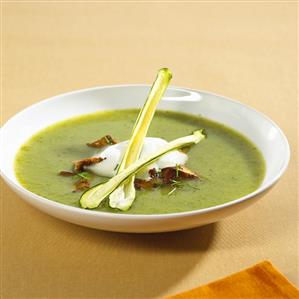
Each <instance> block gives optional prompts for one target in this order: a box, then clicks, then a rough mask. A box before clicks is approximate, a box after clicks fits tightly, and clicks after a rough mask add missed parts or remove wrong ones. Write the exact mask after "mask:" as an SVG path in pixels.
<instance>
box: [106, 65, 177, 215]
mask: <svg viewBox="0 0 299 299" xmlns="http://www.w3.org/2000/svg"><path fill="white" fill-rule="evenodd" d="M171 78H172V75H171V72H170V71H169V70H168V69H167V68H163V69H161V70H159V72H158V74H157V77H156V80H155V82H154V83H153V85H152V88H151V90H150V92H149V95H148V98H147V100H146V101H145V103H144V106H143V108H142V109H141V110H140V113H139V115H138V118H137V120H136V122H135V125H134V128H133V132H132V136H131V138H130V141H129V144H128V147H127V149H126V152H125V154H124V157H123V159H122V161H121V163H120V166H119V168H118V173H120V172H122V171H123V170H124V169H126V168H127V167H128V166H129V165H131V164H132V163H134V162H136V161H137V160H138V159H139V156H140V153H141V150H142V147H143V143H144V139H145V137H146V134H147V131H148V128H149V126H150V124H151V121H152V119H153V116H154V114H155V111H156V107H157V105H158V103H159V101H160V99H161V98H162V97H163V95H164V93H165V90H166V88H167V86H168V84H169V82H170V80H171ZM134 179H135V176H134V175H133V176H132V177H131V178H130V179H129V180H128V181H127V182H125V184H122V185H121V186H119V187H118V188H117V189H116V190H115V191H114V192H112V193H111V194H110V196H109V205H110V207H112V208H117V209H120V210H123V207H124V206H125V207H126V209H129V208H130V206H131V205H132V203H133V201H134V199H135V196H136V191H135V187H134ZM124 201H126V204H125V205H124Z"/></svg>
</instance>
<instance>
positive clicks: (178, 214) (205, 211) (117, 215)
mask: <svg viewBox="0 0 299 299" xmlns="http://www.w3.org/2000/svg"><path fill="white" fill-rule="evenodd" d="M150 86H151V85H150V84H142V83H141V84H139V83H138V84H116V85H101V86H94V87H89V88H84V89H77V90H73V91H69V92H65V93H61V94H58V95H55V96H52V97H50V98H46V99H43V100H40V101H38V102H37V103H34V104H32V105H30V106H28V107H25V108H24V109H22V110H20V111H19V112H17V113H16V114H14V115H13V116H12V117H10V118H9V119H8V120H7V121H6V122H5V123H4V124H3V125H2V126H1V128H0V145H1V140H2V138H1V136H2V132H3V131H4V130H5V127H6V126H8V125H9V123H11V122H13V121H15V119H17V118H18V116H19V115H21V114H23V113H26V111H27V110H30V109H33V108H35V107H37V106H39V105H43V104H46V103H47V102H49V101H53V100H55V99H57V98H59V97H64V96H70V95H72V94H76V93H84V92H88V91H93V90H99V89H107V88H119V87H150ZM172 88H173V89H179V90H187V91H193V92H196V93H204V94H208V95H211V96H215V97H218V98H221V100H225V101H228V102H232V103H235V104H237V105H239V106H241V107H244V108H246V109H248V110H251V112H253V113H256V114H258V115H259V116H260V117H262V118H264V119H265V120H266V121H268V122H269V123H270V124H271V125H272V126H273V127H275V128H276V129H277V131H278V132H279V134H280V136H281V138H282V141H283V143H284V145H285V146H286V155H285V157H284V161H283V165H282V167H281V168H280V170H279V171H278V172H277V174H276V175H275V176H273V178H272V179H271V180H269V182H268V183H266V184H265V185H264V186H260V187H259V188H258V189H256V190H255V191H253V192H251V193H249V194H246V195H245V196H242V197H240V198H237V199H234V200H231V201H229V202H226V203H223V204H220V205H216V206H211V207H208V208H204V209H197V210H190V211H185V212H176V213H165V214H121V213H110V212H103V211H98V210H89V209H82V208H80V207H73V206H69V205H66V204H63V203H59V202H56V201H53V200H51V199H48V198H46V197H43V196H40V195H37V194H35V193H33V192H31V191H29V190H27V189H26V188H25V187H23V186H22V185H21V184H20V183H18V184H17V183H15V181H13V180H12V179H10V178H9V177H8V176H7V175H6V174H5V172H4V171H3V169H2V165H1V164H0V175H1V177H2V178H3V179H4V181H5V182H6V183H7V184H8V185H9V186H10V187H12V189H15V190H17V191H19V192H20V193H21V194H24V195H26V198H30V200H31V199H33V200H37V201H38V202H39V203H40V204H41V205H46V206H49V207H51V208H56V209H58V210H63V211H66V212H70V213H75V214H79V215H80V216H88V215H89V216H91V215H92V216H95V217H99V218H111V219H115V218H117V219H131V220H146V219H149V220H150V219H168V218H177V217H188V216H195V215H201V214H208V213H211V212H215V211H218V210H221V209H225V208H228V207H231V206H235V205H238V204H240V203H242V202H244V201H246V200H249V199H251V198H254V197H255V196H257V195H258V194H261V193H263V192H264V191H266V190H268V189H269V188H271V187H272V186H273V185H274V184H275V183H276V182H277V181H278V180H279V179H280V177H281V176H282V175H283V173H284V172H285V171H286V169H287V167H288V164H289V161H290V156H291V152H290V145H289V142H288V139H287V137H286V135H285V134H284V132H283V131H282V129H281V128H280V127H279V126H278V125H277V124H276V123H275V122H274V121H273V120H272V119H271V118H270V117H268V116H267V115H265V114H264V113H262V112H260V111H258V110H256V109H255V108H253V107H251V106H249V105H247V104H244V103H242V102H240V101H239V100H235V99H231V98H229V97H226V96H223V95H220V94H217V93H214V92H210V91H206V90H198V89H192V88H186V87H180V86H173V85H171V86H169V89H172ZM0 147H1V146H0ZM0 159H1V157H0ZM30 200H29V201H30Z"/></svg>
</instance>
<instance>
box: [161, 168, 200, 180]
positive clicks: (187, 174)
mask: <svg viewBox="0 0 299 299" xmlns="http://www.w3.org/2000/svg"><path fill="white" fill-rule="evenodd" d="M160 178H161V179H162V181H163V184H170V183H172V182H173V181H174V180H177V179H197V178H198V175H197V174H196V173H195V172H193V171H192V170H190V169H189V168H187V167H185V166H177V167H165V168H162V169H161V174H160Z"/></svg>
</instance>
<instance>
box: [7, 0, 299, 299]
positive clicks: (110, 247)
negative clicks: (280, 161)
mask: <svg viewBox="0 0 299 299" xmlns="http://www.w3.org/2000/svg"><path fill="white" fill-rule="evenodd" d="M296 11H297V7H296V3H294V2H293V3H292V2H286V1H285V2H284V3H282V2H281V3H279V2H277V1H276V3H272V2H270V1H269V2H264V3H262V2H254V3H250V2H246V3H245V2H243V3H237V2H217V3H216V2H215V3H204V2H201V3H190V2H188V3H174V2H164V3H163V2H160V3H155V4H154V3H148V2H139V3H136V2H135V3H128V2H127V3H124V2H122V3H121V2H117V3H116V2H114V3H107V2H102V3H85V4H83V3H78V2H73V3H63V2H62V1H60V2H59V1H58V2H56V3H49V2H48V3H45V2H40V3H28V2H27V3H25V1H24V2H22V1H21V2H19V3H17V2H15V3H13V2H3V3H2V18H3V19H2V25H3V27H2V34H3V35H2V49H3V57H2V74H3V84H2V100H3V101H2V110H1V112H2V121H3V122H4V121H6V120H7V119H8V118H9V117H11V116H12V115H14V114H15V113H16V112H18V111H20V110H21V109H23V108H25V107H27V106H29V105H31V104H33V103H36V102H38V101H40V100H41V99H44V98H47V97H50V96H52V95H56V94H59V93H62V92H66V91H70V90H74V89H80V88H86V87H90V86H96V85H105V84H120V83H151V82H152V80H153V79H154V77H155V73H156V71H157V69H159V68H160V67H162V66H168V67H169V68H171V70H172V71H173V73H174V78H173V82H172V83H173V84H174V85H179V86H186V87H192V88H197V89H203V90H210V91H213V92H215V93H219V94H223V95H226V96H229V97H232V98H236V99H239V100H241V101H242V102H244V103H246V104H249V105H251V106H253V107H255V108H256V109H258V110H260V111H262V112H264V113H266V114H267V115H269V116H270V117H271V118H273V120H275V121H276V122H277V123H278V124H279V125H280V126H281V128H282V129H283V130H284V131H285V133H286V134H287V136H288V138H289V141H290V143H291V147H292V153H293V156H292V160H291V163H290V166H289V168H288V171H287V173H286V174H285V175H284V176H283V178H282V179H281V180H280V182H279V183H278V184H277V185H276V187H275V188H274V189H272V190H271V192H270V193H268V194H267V195H266V196H265V197H264V199H263V200H261V201H260V202H258V203H257V204H255V205H254V206H252V207H250V208H248V209H247V210H244V211H242V212H240V213H238V214H236V215H234V216H232V217H230V218H228V219H226V220H224V221H221V222H219V223H216V224H212V225H208V226H206V227H202V228H198V229H193V230H189V231H185V232H176V233H168V234H156V235H129V234H117V233H109V232H103V231H96V230H91V229H87V228H83V227H79V226H76V225H73V224H69V223H66V222H63V221H60V220H57V219H55V218H52V217H50V216H47V215H45V214H43V213H41V212H39V211H37V210H35V209H34V208H32V207H30V206H29V205H27V204H25V203H24V202H23V201H22V200H21V199H20V198H19V197H18V196H17V195H16V194H14V193H13V192H12V191H11V190H10V189H9V188H8V187H7V186H6V185H5V184H2V186H1V190H2V193H1V197H2V198H1V205H2V223H1V232H2V246H1V251H2V261H1V270H2V271H1V272H2V285H1V292H2V298H138V299H139V298H162V297H163V296H165V295H170V294H174V293H176V292H180V291H183V290H187V289H190V288H193V287H196V286H198V285H200V284H203V283H206V282H209V281H212V280H215V279H217V278H220V277H223V276H225V275H227V274H230V273H232V272H235V271H238V270H241V269H243V268H245V267H247V266H250V265H252V264H254V263H256V262H258V261H261V260H263V259H269V260H271V261H272V262H273V263H274V264H275V265H276V266H277V267H278V268H279V269H280V270H281V271H282V272H283V273H284V274H285V275H286V276H287V277H288V278H289V279H290V280H291V281H292V282H293V283H295V284H296V285H297V286H298V284H299V281H298V252H299V251H298V239H299V238H298V203H297V200H298V193H297V191H298V190H297V183H298V182H297V173H296V157H295V154H296V152H297V150H298V148H297V144H296V138H297V132H296V131H297V125H298V123H297V119H296V118H297V103H296V84H297V81H296V78H297V71H296V67H297V59H296V56H297V53H296V43H297V37H296V33H297V32H296V18H297V16H296ZM20 130H21V128H20Z"/></svg>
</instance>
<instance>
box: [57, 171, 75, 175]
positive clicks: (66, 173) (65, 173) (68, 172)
mask: <svg viewBox="0 0 299 299" xmlns="http://www.w3.org/2000/svg"><path fill="white" fill-rule="evenodd" d="M59 175H61V176H74V175H76V173H75V172H72V171H66V170H62V171H60V172H59Z"/></svg>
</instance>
